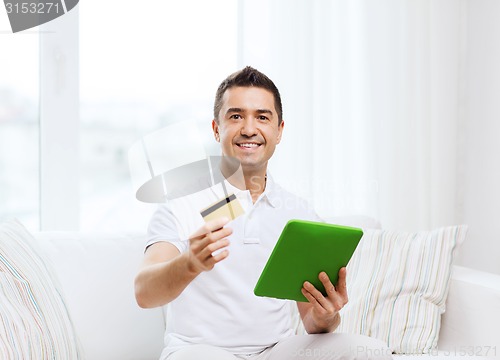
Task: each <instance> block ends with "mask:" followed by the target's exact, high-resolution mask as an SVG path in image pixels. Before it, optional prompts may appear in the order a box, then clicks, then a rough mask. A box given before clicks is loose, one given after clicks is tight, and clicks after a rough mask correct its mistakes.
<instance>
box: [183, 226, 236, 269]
mask: <svg viewBox="0 0 500 360" xmlns="http://www.w3.org/2000/svg"><path fill="white" fill-rule="evenodd" d="M228 222H229V219H228V218H218V219H215V220H212V221H208V222H206V223H205V224H204V225H203V226H202V227H201V228H200V229H198V230H197V231H196V232H195V233H194V234H193V235H191V237H190V239H189V258H190V263H191V264H192V265H194V268H196V269H198V271H207V270H211V269H212V268H213V267H214V266H215V264H216V263H218V262H219V261H222V260H224V259H225V258H226V257H227V256H228V255H229V251H228V250H227V249H225V250H223V249H224V248H225V247H227V246H229V239H227V237H228V236H229V235H231V234H232V229H231V228H225V227H224V225H226V224H227V223H228Z"/></svg>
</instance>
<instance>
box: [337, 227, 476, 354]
mask: <svg viewBox="0 0 500 360" xmlns="http://www.w3.org/2000/svg"><path fill="white" fill-rule="evenodd" d="M466 230H467V227H466V226H454V227H446V228H441V229H437V230H434V231H430V232H417V233H400V232H395V231H385V230H366V231H365V234H364V236H363V238H362V239H361V241H360V243H359V245H358V248H357V249H356V252H355V253H354V255H353V257H352V259H351V261H350V262H349V265H348V267H347V286H348V292H349V302H348V304H347V305H346V306H345V307H344V309H342V312H341V315H342V323H341V325H340V327H339V328H338V329H337V332H347V333H355V334H364V335H368V336H372V337H375V338H378V339H381V340H384V341H386V342H387V344H388V346H389V348H391V349H392V350H393V351H394V352H396V353H406V354H421V353H428V352H430V351H431V350H433V349H435V348H436V346H437V340H438V335H439V329H440V324H441V314H442V313H443V312H444V310H445V302H446V296H447V294H448V287H449V283H450V273H451V264H452V262H453V257H454V253H455V251H456V248H457V245H458V244H460V243H461V242H462V241H463V240H464V239H465V234H466Z"/></svg>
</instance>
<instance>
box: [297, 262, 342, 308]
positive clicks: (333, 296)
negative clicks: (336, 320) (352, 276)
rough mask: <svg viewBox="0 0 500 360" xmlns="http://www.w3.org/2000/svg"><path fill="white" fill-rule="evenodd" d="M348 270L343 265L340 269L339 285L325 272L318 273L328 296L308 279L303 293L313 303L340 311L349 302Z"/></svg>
mask: <svg viewBox="0 0 500 360" xmlns="http://www.w3.org/2000/svg"><path fill="white" fill-rule="evenodd" d="M346 277H347V271H346V268H345V267H343V268H341V269H340V271H339V279H338V282H337V286H334V285H333V284H332V282H331V281H330V279H329V277H328V275H327V274H326V273H325V272H321V273H320V274H319V275H318V278H319V280H320V281H321V283H322V284H323V286H324V288H325V291H326V296H324V295H323V294H322V293H321V292H320V291H319V290H318V289H316V288H315V287H314V285H313V284H311V283H310V282H308V281H306V282H305V283H304V285H303V288H302V294H304V296H305V297H306V299H307V300H308V301H309V302H310V303H311V304H313V305H314V304H317V305H319V306H321V307H322V308H323V309H324V310H326V311H335V312H337V311H339V310H340V309H342V308H343V307H344V305H345V304H347V301H348V299H347V286H346Z"/></svg>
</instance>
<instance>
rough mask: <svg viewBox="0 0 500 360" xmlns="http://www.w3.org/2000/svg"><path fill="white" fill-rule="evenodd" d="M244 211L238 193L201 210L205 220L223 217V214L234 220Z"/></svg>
mask: <svg viewBox="0 0 500 360" xmlns="http://www.w3.org/2000/svg"><path fill="white" fill-rule="evenodd" d="M244 212H245V211H244V210H243V207H242V206H241V204H240V201H239V200H238V198H237V197H236V195H234V194H231V195H229V196H227V197H225V198H223V199H221V200H219V201H217V202H216V203H214V204H212V205H210V206H208V207H207V208H205V209H203V210H202V211H200V214H201V216H202V217H203V219H204V220H205V221H210V220H213V219H217V218H221V217H223V216H225V217H227V218H229V219H231V220H234V219H236V218H237V217H238V216H240V215H242V214H243V213H244Z"/></svg>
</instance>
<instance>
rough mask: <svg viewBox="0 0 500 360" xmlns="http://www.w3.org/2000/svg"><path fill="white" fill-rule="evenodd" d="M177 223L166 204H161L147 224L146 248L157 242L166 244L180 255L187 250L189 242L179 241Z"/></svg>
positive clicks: (185, 240)
mask: <svg viewBox="0 0 500 360" xmlns="http://www.w3.org/2000/svg"><path fill="white" fill-rule="evenodd" d="M179 234H180V232H179V221H178V219H177V217H176V216H175V214H174V212H173V211H172V209H171V207H170V206H169V205H168V204H161V205H160V206H159V207H158V209H157V210H156V211H155V213H154V214H153V216H152V217H151V221H150V222H149V227H148V233H147V243H146V248H147V247H148V246H150V245H153V244H155V243H157V242H161V241H163V242H168V243H171V244H172V245H174V246H175V247H176V248H177V249H178V250H179V251H180V252H181V253H182V252H185V251H186V250H187V248H188V244H189V240H188V239H181V237H180V235H179Z"/></svg>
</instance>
